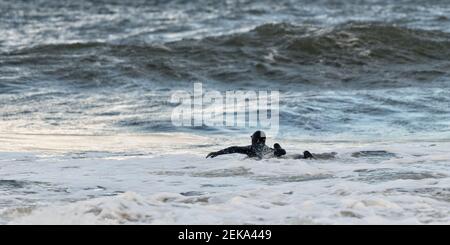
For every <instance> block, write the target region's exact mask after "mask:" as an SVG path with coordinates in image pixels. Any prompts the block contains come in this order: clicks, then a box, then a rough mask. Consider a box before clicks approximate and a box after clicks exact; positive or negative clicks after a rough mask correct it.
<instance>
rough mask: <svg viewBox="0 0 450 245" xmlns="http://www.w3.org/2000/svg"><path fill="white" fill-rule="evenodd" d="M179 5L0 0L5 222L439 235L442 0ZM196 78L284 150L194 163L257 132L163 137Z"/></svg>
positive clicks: (449, 83) (444, 146) (445, 102)
mask: <svg viewBox="0 0 450 245" xmlns="http://www.w3.org/2000/svg"><path fill="white" fill-rule="evenodd" d="M186 2H187V1H183V0H171V1H145V0H139V1H132V2H130V3H124V2H123V1H115V0H111V1H90V0H82V1H76V2H73V1H68V0H67V1H56V0H54V1H48V0H47V1H43V0H42V1H32V2H30V1H3V0H0V224H450V151H449V149H450V92H449V91H450V90H449V89H450V72H449V71H450V59H449V57H450V33H449V32H450V20H449V17H448V16H450V4H449V3H448V1H446V0H436V1H428V2H427V1H419V0H402V1H395V2H394V1H388V0H355V1H353V0H349V1H336V0H320V1H302V0H298V1H296V0H279V1H269V0H267V1H265V0H258V1H256V0H255V1H252V0H246V1H238V0H229V1H209V0H199V1H189V3H186ZM393 2H394V3H393ZM194 82H201V83H202V84H203V88H204V90H205V92H207V91H210V90H217V91H220V92H225V91H227V90H244V91H247V90H252V91H259V90H263V91H265V90H277V91H279V92H280V108H279V109H280V110H279V112H280V130H279V133H278V134H276V135H273V134H269V135H267V136H268V139H267V144H268V145H269V146H272V145H273V143H275V142H279V143H280V144H281V145H282V146H283V148H285V149H286V150H287V152H288V154H287V156H286V157H284V158H279V159H263V160H255V159H249V158H247V157H245V156H243V155H223V156H219V157H217V158H214V159H206V158H205V156H206V155H207V154H208V153H209V152H212V151H217V150H220V149H223V148H225V147H228V146H232V145H248V144H249V143H250V137H249V136H250V135H251V133H252V132H253V131H255V130H256V128H224V127H208V126H202V127H195V128H192V127H176V126H174V125H173V124H172V123H171V112H172V110H173V109H174V108H175V107H176V106H177V105H178V104H176V103H171V102H170V97H171V95H172V94H173V92H174V91H175V90H177V89H184V90H187V91H190V90H192V89H193V83H194ZM239 108H242V107H239ZM304 150H309V151H311V152H313V153H333V152H334V153H335V157H334V158H331V157H330V158H328V159H318V160H303V159H298V160H295V159H293V158H292V155H294V154H299V153H302V152H303V151H304Z"/></svg>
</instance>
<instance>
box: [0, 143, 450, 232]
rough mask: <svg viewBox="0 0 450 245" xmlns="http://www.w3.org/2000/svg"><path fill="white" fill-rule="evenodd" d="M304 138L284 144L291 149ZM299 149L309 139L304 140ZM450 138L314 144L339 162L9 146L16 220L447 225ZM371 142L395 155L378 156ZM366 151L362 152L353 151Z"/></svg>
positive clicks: (4, 178) (2, 177) (7, 180)
mask: <svg viewBox="0 0 450 245" xmlns="http://www.w3.org/2000/svg"><path fill="white" fill-rule="evenodd" d="M294 145H295V146H298V144H285V146H286V148H288V151H289V152H293V151H294V148H297V147H293V146H294ZM301 147H306V146H305V145H302V146H301ZM448 147H449V143H448V142H434V143H432V142H419V143H414V142H406V143H393V142H391V143H388V142H384V143H370V144H361V143H358V144H355V143H335V144H332V145H330V144H328V143H327V144H324V143H316V144H309V145H308V148H309V149H311V150H313V151H315V152H318V151H319V149H323V150H331V149H334V150H336V151H337V152H338V155H337V158H336V159H331V160H315V161H311V160H294V159H267V160H261V161H255V160H252V159H246V158H245V157H242V156H239V155H228V156H222V157H218V158H215V159H205V158H204V152H207V151H208V150H211V149H210V148H206V149H201V150H198V149H197V150H193V151H192V152H193V153H191V154H186V153H183V152H184V150H179V151H175V152H174V153H173V154H167V153H164V154H161V155H154V156H146V155H143V156H139V155H134V156H127V155H126V154H116V155H114V154H110V153H108V154H106V153H96V154H85V155H81V156H78V157H74V155H63V156H61V155H59V156H45V155H31V154H29V153H20V154H19V153H9V154H7V153H2V154H1V165H0V166H1V168H0V170H1V172H0V181H1V182H0V192H2V195H1V199H0V203H1V204H2V209H1V211H0V213H1V215H0V220H1V222H2V223H9V224H449V223H450V211H449V210H450V189H449V188H448V187H449V186H450V178H449V176H450V170H449V166H448V164H449V159H450V154H449V153H447V152H446V149H448ZM369 150H379V151H382V150H388V151H389V153H391V154H388V153H383V152H381V153H378V154H374V155H370V152H369V153H367V152H365V151H369ZM355 152H365V153H364V154H356V155H355V154H353V153H355Z"/></svg>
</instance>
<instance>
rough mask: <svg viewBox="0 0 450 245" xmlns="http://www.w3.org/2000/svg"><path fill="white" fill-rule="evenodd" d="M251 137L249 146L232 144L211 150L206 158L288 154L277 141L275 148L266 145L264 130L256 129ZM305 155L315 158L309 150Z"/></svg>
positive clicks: (261, 156) (305, 156)
mask: <svg viewBox="0 0 450 245" xmlns="http://www.w3.org/2000/svg"><path fill="white" fill-rule="evenodd" d="M251 137H252V144H251V145H249V146H231V147H228V148H225V149H223V150H220V151H216V152H211V153H209V154H208V155H207V156H206V158H208V157H211V158H214V157H216V156H219V155H224V154H233V153H239V154H245V155H247V156H248V157H256V158H259V159H262V158H265V157H281V156H284V155H286V151H285V150H284V149H283V148H281V146H280V144H278V143H275V144H274V145H273V148H271V147H268V146H267V145H266V136H265V134H264V132H262V131H256V132H255V133H253V135H252V136H251ZM303 156H304V157H303V158H314V157H313V155H312V154H311V153H310V152H309V151H305V152H304V153H303Z"/></svg>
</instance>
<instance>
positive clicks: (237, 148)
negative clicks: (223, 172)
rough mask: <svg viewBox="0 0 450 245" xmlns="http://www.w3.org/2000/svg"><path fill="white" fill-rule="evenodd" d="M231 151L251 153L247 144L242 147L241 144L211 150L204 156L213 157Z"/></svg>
mask: <svg viewBox="0 0 450 245" xmlns="http://www.w3.org/2000/svg"><path fill="white" fill-rule="evenodd" d="M233 153H239V154H245V155H247V156H251V155H252V151H251V148H250V147H249V146H243V147H242V146H231V147H228V148H225V149H223V150H220V151H216V152H211V153H209V154H208V155H207V156H206V158H208V157H211V158H214V157H216V156H219V155H224V154H233Z"/></svg>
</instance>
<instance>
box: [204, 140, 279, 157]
mask: <svg viewBox="0 0 450 245" xmlns="http://www.w3.org/2000/svg"><path fill="white" fill-rule="evenodd" d="M281 150H282V151H284V154H286V151H285V150H283V149H281ZM282 151H280V150H275V149H273V148H270V147H268V146H267V145H265V144H254V145H249V146H231V147H228V148H225V149H223V150H220V151H216V152H211V153H210V154H209V155H208V156H207V157H216V156H218V155H224V154H233V153H239V154H245V155H247V156H248V157H257V158H260V159H261V158H263V157H272V156H282V155H284V154H282Z"/></svg>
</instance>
